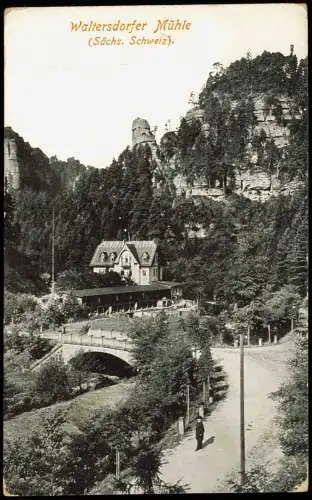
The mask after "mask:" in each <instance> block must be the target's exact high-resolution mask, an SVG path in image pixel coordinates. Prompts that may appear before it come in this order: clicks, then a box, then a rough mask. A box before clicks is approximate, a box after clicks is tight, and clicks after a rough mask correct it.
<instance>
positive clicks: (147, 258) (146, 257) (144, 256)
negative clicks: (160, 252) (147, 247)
mask: <svg viewBox="0 0 312 500" xmlns="http://www.w3.org/2000/svg"><path fill="white" fill-rule="evenodd" d="M142 260H143V261H144V262H147V261H148V260H149V254H148V253H147V252H144V253H143V255H142Z"/></svg>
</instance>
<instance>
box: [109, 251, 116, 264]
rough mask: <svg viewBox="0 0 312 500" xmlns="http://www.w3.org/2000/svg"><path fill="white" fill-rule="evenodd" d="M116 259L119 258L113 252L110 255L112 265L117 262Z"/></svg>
mask: <svg viewBox="0 0 312 500" xmlns="http://www.w3.org/2000/svg"><path fill="white" fill-rule="evenodd" d="M116 257H117V255H116V254H115V252H112V253H111V254H110V260H111V262H112V263H113V262H115V259H116Z"/></svg>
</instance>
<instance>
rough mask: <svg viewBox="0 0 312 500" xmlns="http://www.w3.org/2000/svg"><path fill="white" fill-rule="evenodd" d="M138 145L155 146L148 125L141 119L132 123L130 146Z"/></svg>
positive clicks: (153, 137) (154, 140)
mask: <svg viewBox="0 0 312 500" xmlns="http://www.w3.org/2000/svg"><path fill="white" fill-rule="evenodd" d="M138 144H149V145H150V146H156V139H155V136H154V134H153V133H152V132H151V129H150V126H149V123H148V121H147V120H144V119H143V118H136V119H135V120H133V123H132V146H133V147H134V146H136V145H138Z"/></svg>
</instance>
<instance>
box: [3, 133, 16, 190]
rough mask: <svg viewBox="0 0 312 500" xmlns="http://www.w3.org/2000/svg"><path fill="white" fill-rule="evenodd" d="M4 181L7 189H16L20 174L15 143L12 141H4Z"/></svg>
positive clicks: (7, 139) (6, 139)
mask: <svg viewBox="0 0 312 500" xmlns="http://www.w3.org/2000/svg"><path fill="white" fill-rule="evenodd" d="M4 180H5V181H6V182H7V185H8V188H9V189H18V188H19V185H20V173H19V165H18V159H17V151H16V142H15V140H14V139H9V138H5V139H4Z"/></svg>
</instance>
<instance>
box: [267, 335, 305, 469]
mask: <svg viewBox="0 0 312 500" xmlns="http://www.w3.org/2000/svg"><path fill="white" fill-rule="evenodd" d="M289 365H290V369H291V374H292V375H291V379H290V381H289V382H284V383H283V384H282V385H281V387H280V388H279V390H278V391H276V392H275V393H273V394H272V397H273V399H275V400H277V404H278V409H279V420H278V425H279V426H280V429H281V431H280V443H281V447H282V450H283V453H284V454H285V455H286V456H298V457H302V458H305V459H306V460H307V458H308V441H309V437H308V436H309V433H308V340H307V339H306V338H305V339H303V340H301V341H298V343H297V348H296V356H295V358H294V359H292V360H291V361H290V363H289Z"/></svg>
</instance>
